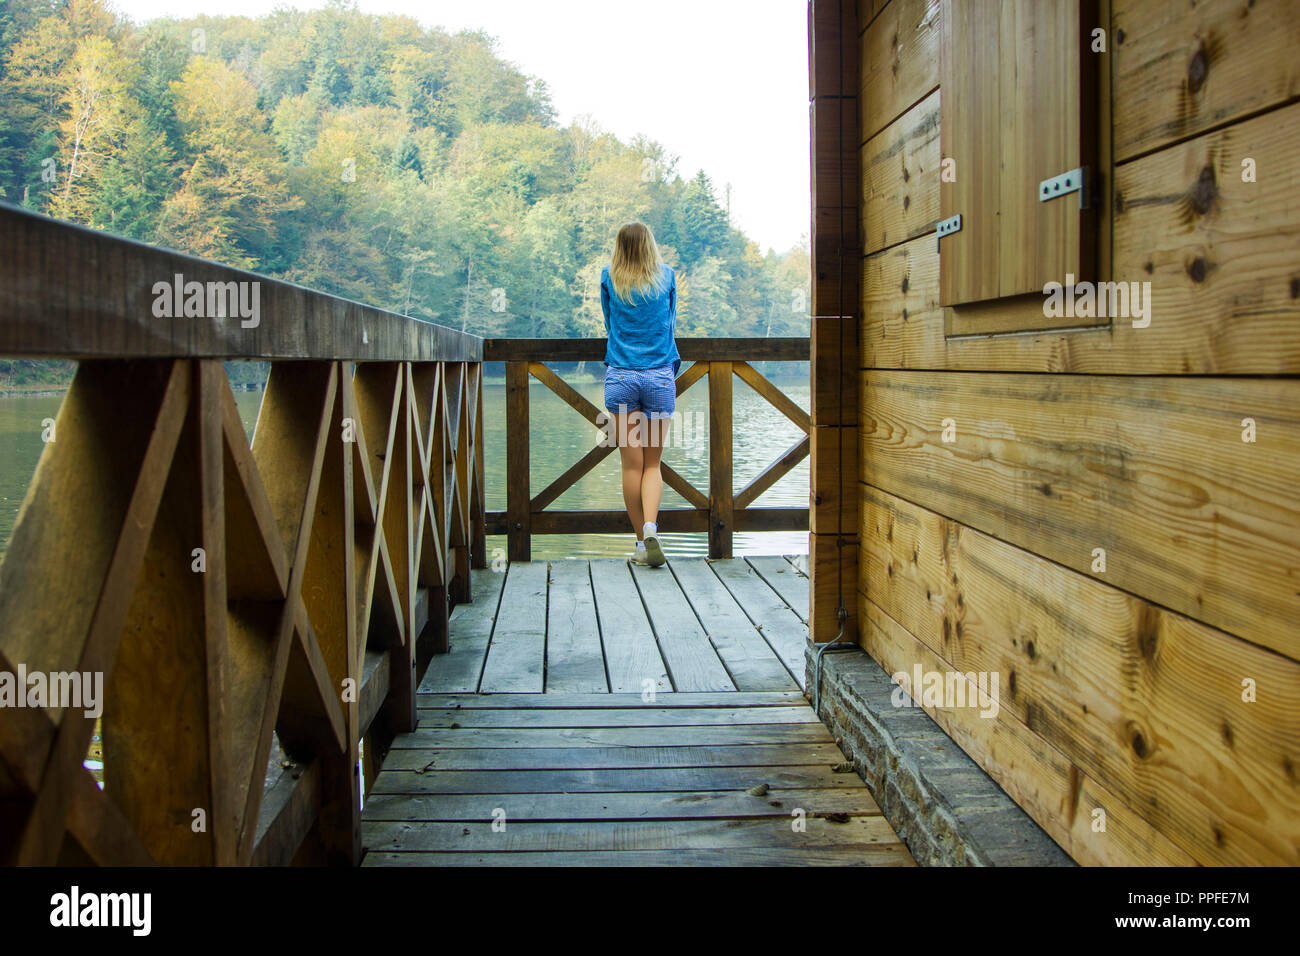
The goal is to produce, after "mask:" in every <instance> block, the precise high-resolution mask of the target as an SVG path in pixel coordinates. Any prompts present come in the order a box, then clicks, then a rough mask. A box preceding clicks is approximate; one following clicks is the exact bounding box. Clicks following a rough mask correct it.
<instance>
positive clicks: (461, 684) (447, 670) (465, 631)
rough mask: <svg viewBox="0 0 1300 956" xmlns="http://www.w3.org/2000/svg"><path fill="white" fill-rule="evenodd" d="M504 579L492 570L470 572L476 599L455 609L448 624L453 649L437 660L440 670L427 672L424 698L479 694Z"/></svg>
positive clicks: (482, 569) (422, 688)
mask: <svg viewBox="0 0 1300 956" xmlns="http://www.w3.org/2000/svg"><path fill="white" fill-rule="evenodd" d="M505 579H506V576H505V574H503V573H501V572H500V571H493V570H492V569H491V568H475V569H474V570H473V571H471V572H470V589H471V590H470V593H471V594H472V595H473V598H472V600H471V602H470V603H468V604H458V605H456V607H455V608H453V609H452V612H451V619H450V621H449V624H448V626H449V628H450V631H451V635H452V636H451V641H450V649H449V650H448V652H447V653H446V654H442V655H440V656H439V657H438V666H437V667H430V668H429V669H428V670H427V671H426V672H425V674H424V680H422V681H421V682H420V693H421V694H425V693H431V692H432V693H461V692H463V693H467V694H473V693H474V692H475V691H477V690H478V682H479V678H480V677H481V676H482V675H483V662H484V660H485V659H486V658H487V651H488V642H489V641H491V640H492V624H493V622H494V621H495V620H496V615H497V608H498V606H499V605H500V603H501V590H502V589H501V586H502V584H504V583H505Z"/></svg>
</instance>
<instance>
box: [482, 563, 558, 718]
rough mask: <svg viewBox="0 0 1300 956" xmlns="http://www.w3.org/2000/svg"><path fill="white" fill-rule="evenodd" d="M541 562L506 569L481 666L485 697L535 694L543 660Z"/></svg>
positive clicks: (543, 583) (543, 571)
mask: <svg viewBox="0 0 1300 956" xmlns="http://www.w3.org/2000/svg"><path fill="white" fill-rule="evenodd" d="M546 588H547V567H546V562H545V561H538V562H531V561H521V562H517V563H515V564H512V565H510V568H509V571H508V572H507V574H506V583H505V586H504V589H503V590H502V592H501V606H500V608H499V609H498V610H497V619H496V626H495V627H494V628H493V631H492V642H491V645H490V646H489V647H488V654H487V663H486V664H484V665H483V679H482V682H481V684H480V687H481V689H482V691H483V693H485V694H489V693H491V694H528V693H531V694H538V693H541V692H542V690H543V689H544V684H543V680H544V674H545V659H546V614H545V608H546Z"/></svg>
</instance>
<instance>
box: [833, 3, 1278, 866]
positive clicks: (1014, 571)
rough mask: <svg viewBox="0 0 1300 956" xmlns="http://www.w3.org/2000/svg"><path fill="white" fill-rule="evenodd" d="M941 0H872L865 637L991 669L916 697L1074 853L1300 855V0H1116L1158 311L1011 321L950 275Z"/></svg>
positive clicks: (1128, 272)
mask: <svg viewBox="0 0 1300 956" xmlns="http://www.w3.org/2000/svg"><path fill="white" fill-rule="evenodd" d="M943 9H944V2H943V0H888V2H884V3H880V2H875V3H872V2H869V0H859V2H858V4H857V11H858V17H859V44H860V46H859V49H860V66H859V83H858V87H859V89H858V99H859V135H860V144H861V145H860V149H859V152H858V155H859V162H860V174H861V204H860V221H861V241H862V252H863V257H862V286H861V335H860V339H861V363H860V364H861V372H860V381H859V388H858V389H857V396H858V402H859V404H858V419H857V425H858V429H857V431H858V434H859V436H860V452H859V454H860V459H859V467H860V475H859V478H860V480H859V482H858V488H859V490H860V492H861V510H860V514H859V519H860V526H859V529H860V534H859V536H858V546H859V550H858V560H857V563H858V568H857V571H858V581H857V589H858V595H857V604H858V607H857V610H858V612H859V620H858V622H857V623H858V632H859V633H858V638H859V640H860V641H861V643H862V644H863V646H864V647H865V648H866V649H867V650H868V651H869V653H870V654H871V655H872V656H873V657H875V658H876V659H877V660H878V661H879V662H880V663H881V664H882V665H883V666H884V667H885V669H886V670H888V671H889V672H891V673H896V672H899V671H903V672H907V673H909V674H910V673H912V672H913V668H914V667H915V666H916V665H917V664H920V665H921V667H922V669H923V670H924V671H940V672H948V671H959V672H962V673H964V674H970V673H972V672H973V673H979V672H990V673H997V674H998V675H999V680H1000V702H999V703H1000V707H999V710H998V713H997V715H996V716H995V717H983V716H981V715H980V711H979V710H978V709H975V708H970V707H947V706H943V705H931V706H927V707H926V709H927V710H928V711H929V712H930V714H931V716H933V717H934V718H935V720H936V721H937V722H938V723H939V724H940V725H942V726H943V728H944V729H945V730H946V731H947V732H948V733H949V734H950V735H951V736H952V737H953V738H954V739H955V740H956V741H957V742H958V743H959V744H960V745H961V746H962V747H963V749H965V750H966V752H967V753H969V754H970V755H971V756H972V757H974V758H975V759H976V760H977V761H978V762H979V763H980V764H981V765H982V766H983V767H984V768H985V769H986V770H987V771H988V772H989V773H990V774H991V775H992V776H993V777H994V778H995V779H996V780H997V781H998V782H999V783H1000V784H1001V785H1002V786H1003V788H1005V789H1006V791H1007V792H1008V793H1009V794H1010V795H1011V796H1012V797H1013V798H1014V799H1015V800H1016V801H1017V802H1018V803H1019V804H1020V805H1021V806H1022V807H1024V808H1025V810H1026V811H1027V812H1028V813H1030V814H1031V815H1032V816H1033V817H1034V819H1035V820H1037V821H1038V823H1039V824H1040V825H1041V826H1042V827H1043V828H1044V829H1045V830H1046V831H1047V832H1048V833H1049V834H1050V835H1051V836H1052V838H1053V839H1055V840H1056V841H1057V842H1058V843H1059V844H1060V845H1061V846H1062V847H1063V848H1064V849H1065V850H1066V851H1067V852H1069V853H1070V854H1071V856H1073V858H1074V859H1075V860H1077V861H1079V862H1080V863H1084V864H1193V863H1199V864H1255V863H1269V864H1292V865H1294V864H1297V863H1300V779H1298V778H1300V378H1298V377H1297V376H1298V375H1300V164H1298V163H1297V159H1296V157H1297V156H1300V101H1298V98H1300V57H1297V56H1296V55H1295V51H1296V50H1297V49H1298V48H1300V4H1296V3H1294V2H1292V0H1198V2H1190V0H1178V2H1175V0H1159V2H1157V0H1112V2H1110V3H1103V4H1102V9H1101V10H1100V11H1099V19H1100V20H1101V26H1102V27H1104V28H1105V29H1106V39H1107V52H1106V53H1105V54H1102V56H1103V64H1102V76H1103V79H1102V84H1101V95H1102V97H1103V102H1102V103H1101V107H1100V108H1101V112H1102V115H1103V117H1107V116H1108V122H1107V123H1106V126H1105V128H1104V129H1103V130H1102V131H1101V145H1102V157H1101V161H1100V164H1099V165H1100V172H1101V174H1102V182H1103V185H1104V187H1105V188H1104V193H1103V201H1104V202H1105V203H1106V206H1105V209H1104V210H1103V215H1102V229H1103V236H1102V247H1103V248H1102V252H1101V256H1102V262H1103V264H1104V268H1105V269H1107V270H1108V271H1109V272H1110V275H1105V274H1103V275H1101V276H1100V278H1102V279H1107V278H1113V279H1114V280H1116V281H1121V280H1122V281H1149V282H1150V283H1151V302H1150V306H1151V323H1150V325H1149V326H1148V327H1146V328H1135V327H1133V325H1132V324H1131V323H1130V322H1129V321H1127V320H1123V319H1116V320H1114V322H1113V323H1111V324H1109V325H1107V326H1104V327H1100V328H1094V329H1081V330H1077V331H1063V330H1053V331H1048V332H1020V333H1017V332H1009V333H1006V334H995V335H979V334H964V335H963V334H961V333H962V332H963V330H964V329H965V328H967V327H966V326H963V325H962V322H961V316H959V315H958V316H954V314H952V310H945V309H943V308H940V307H939V305H938V302H939V255H938V253H937V251H936V238H935V227H936V224H937V221H938V219H939V175H938V174H939V170H940V164H941V160H942V159H943V157H942V156H941V154H940V115H941V114H940V110H941V109H942V107H943V100H944V95H945V91H944V90H943V89H941V88H940V83H939V76H940V52H941V51H940V44H941V42H942V39H941V38H942V29H943V26H944V24H943V22H942V12H943ZM990 135H997V131H996V130H993V131H991V132H990ZM1250 170H1253V172H1254V177H1253V178H1254V181H1249V179H1250V176H1248V175H1243V174H1244V173H1247V172H1249V171H1250ZM958 175H961V170H960V169H958ZM1063 278H1064V277H1062V279H1063ZM1029 307H1030V308H1033V309H1041V302H1037V303H1031V304H1030V306H1029ZM1017 308H1019V309H1022V310H1023V308H1025V306H1024V304H1023V303H1020V304H1017V303H1014V302H1007V303H1003V304H999V303H996V302H995V303H994V304H993V305H991V306H986V307H985V308H984V315H983V317H982V318H981V320H980V324H979V326H978V327H979V328H981V329H983V330H989V329H998V328H1003V327H1005V328H1008V329H1013V328H1016V327H1017V326H1020V327H1024V323H1023V321H1022V320H1021V319H1019V318H1018V317H1017V314H1014V313H1015V310H1016V309H1017ZM946 312H947V313H948V314H947V315H946V314H945V313H946ZM1004 319H1005V321H1002V320H1004ZM999 323H1001V324H999ZM1040 328H1041V326H1040ZM954 333H955V334H954ZM945 419H952V420H953V422H954V424H955V426H956V428H955V440H953V441H951V442H944V441H943V440H942V430H943V427H942V422H943V421H944V420H945ZM1247 419H1249V420H1251V422H1246V421H1245V420H1247ZM1251 423H1253V428H1254V441H1253V442H1250V441H1245V440H1243V437H1249V432H1248V430H1249V428H1250V427H1251ZM1097 549H1104V552H1105V566H1104V570H1102V569H1101V565H1100V563H1099V562H1098V560H1097V554H1098V552H1097Z"/></svg>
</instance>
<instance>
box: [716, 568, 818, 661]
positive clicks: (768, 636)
mask: <svg viewBox="0 0 1300 956" xmlns="http://www.w3.org/2000/svg"><path fill="white" fill-rule="evenodd" d="M709 567H710V568H711V569H712V570H713V573H714V574H716V575H717V576H718V578H719V580H721V581H722V583H723V584H724V585H726V587H727V590H728V591H730V592H731V594H732V597H734V598H735V599H736V603H737V604H739V605H740V606H741V607H742V608H744V609H745V614H747V615H748V616H749V619H750V620H751V621H753V622H754V626H755V627H756V628H758V630H759V631H760V632H762V634H763V639H764V640H765V641H767V643H768V644H769V646H771V648H772V650H773V651H774V652H775V653H776V656H777V657H779V658H780V659H781V663H783V664H784V665H785V667H786V670H788V671H789V672H790V676H792V677H793V678H794V679H795V680H796V681H798V682H799V686H801V687H802V686H803V666H804V664H803V649H804V645H805V644H806V643H807V642H808V625H807V623H806V622H805V620H804V619H803V618H801V617H800V616H799V614H798V613H796V612H795V610H794V609H793V608H791V607H790V605H788V604H786V602H785V601H784V600H782V598H781V596H780V595H779V594H777V593H776V591H774V590H773V589H772V587H771V586H770V585H769V584H768V583H767V582H766V581H764V580H763V578H762V577H760V576H759V574H758V573H757V572H756V571H755V570H754V569H753V568H751V567H750V566H749V565H748V564H746V563H745V562H744V561H712V562H710V564H709Z"/></svg>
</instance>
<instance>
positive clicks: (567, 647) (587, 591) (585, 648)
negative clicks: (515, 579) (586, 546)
mask: <svg viewBox="0 0 1300 956" xmlns="http://www.w3.org/2000/svg"><path fill="white" fill-rule="evenodd" d="M548 563H549V565H550V585H549V587H548V588H547V592H546V633H547V635H548V640H547V642H546V692H547V693H548V694H599V693H602V692H605V691H608V690H609V681H608V679H607V678H606V677H605V654H604V651H603V649H602V648H601V644H600V626H599V624H598V623H597V620H596V599H595V595H594V594H593V592H592V590H591V568H590V566H589V565H588V564H587V562H586V561H582V560H579V561H551V562H548Z"/></svg>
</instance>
